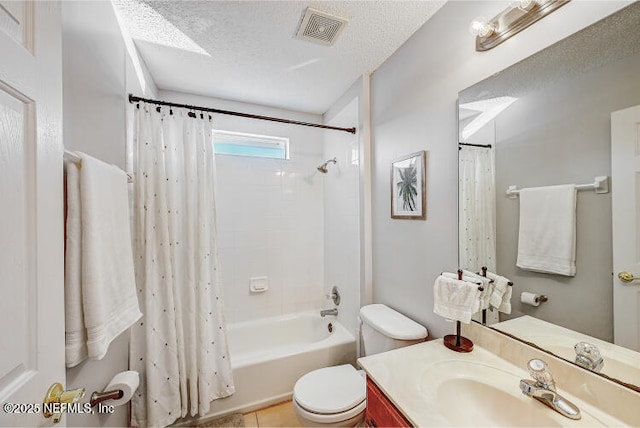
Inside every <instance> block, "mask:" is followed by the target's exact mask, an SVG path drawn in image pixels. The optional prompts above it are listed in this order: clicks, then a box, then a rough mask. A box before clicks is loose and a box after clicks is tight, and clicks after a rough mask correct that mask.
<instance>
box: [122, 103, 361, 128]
mask: <svg viewBox="0 0 640 428" xmlns="http://www.w3.org/2000/svg"><path fill="white" fill-rule="evenodd" d="M138 101H142V102H145V103H149V104H156V105H159V106H169V107H179V108H185V109H188V110H198V111H206V112H208V113H218V114H228V115H231V116H240V117H246V118H248V119H260V120H270V121H272V122H280V123H288V124H290V125H301V126H311V127H314V128H322V129H332V130H334V131H344V132H349V133H350V134H355V133H356V128H339V127H337V126H329V125H321V124H319V123H309V122H300V121H297V120H289V119H282V118H279V117H271V116H260V115H257V114H249V113H242V112H237V111H229V110H219V109H216V108H209V107H199V106H191V105H187V104H178V103H171V102H168V101H159V100H152V99H148V98H140V97H136V96H135V95H133V94H129V102H130V103H132V104H133V103H137V102H138Z"/></svg>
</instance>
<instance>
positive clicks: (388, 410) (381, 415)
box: [364, 376, 411, 428]
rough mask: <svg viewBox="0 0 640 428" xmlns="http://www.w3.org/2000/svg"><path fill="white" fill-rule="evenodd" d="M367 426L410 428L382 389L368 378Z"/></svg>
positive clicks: (370, 427)
mask: <svg viewBox="0 0 640 428" xmlns="http://www.w3.org/2000/svg"><path fill="white" fill-rule="evenodd" d="M364 422H365V426H367V427H369V428H377V427H410V426H411V424H410V423H409V421H407V420H406V419H405V417H404V416H402V414H401V413H400V411H399V410H398V409H397V408H396V406H394V405H393V403H392V402H391V401H389V399H388V398H387V396H386V395H384V393H383V392H382V391H380V388H378V386H377V385H376V384H375V383H373V381H372V380H371V379H369V377H368V376H367V411H366V414H365V419H364Z"/></svg>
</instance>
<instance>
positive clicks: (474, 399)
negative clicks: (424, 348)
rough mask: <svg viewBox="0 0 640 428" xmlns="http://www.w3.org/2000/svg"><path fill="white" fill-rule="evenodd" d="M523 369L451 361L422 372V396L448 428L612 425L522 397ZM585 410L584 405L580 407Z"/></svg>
mask: <svg viewBox="0 0 640 428" xmlns="http://www.w3.org/2000/svg"><path fill="white" fill-rule="evenodd" d="M528 378H529V375H528V373H527V372H525V371H524V370H522V371H520V369H518V368H516V367H515V366H513V370H508V369H505V366H498V365H491V364H485V363H478V362H475V361H464V360H447V361H440V362H437V363H434V364H432V365H431V366H430V367H428V368H427V369H425V370H424V371H423V372H422V376H421V379H420V385H421V387H420V389H421V393H422V394H424V395H425V396H427V397H430V399H432V400H433V401H434V403H435V404H436V408H437V410H438V412H439V413H440V417H441V419H442V420H441V421H440V422H441V423H443V424H446V425H448V426H492V427H517V426H527V427H561V426H569V425H571V424H572V423H575V422H579V423H581V424H582V425H583V426H590V427H595V426H607V424H606V423H603V422H602V421H600V420H599V419H598V418H596V417H594V416H593V415H591V414H590V413H589V412H587V411H585V410H582V420H581V421H571V420H570V419H567V418H565V417H563V416H562V415H560V414H558V413H556V412H555V411H554V410H552V409H550V408H549V407H547V406H545V405H544V404H542V403H540V402H538V401H537V400H535V399H532V398H530V397H527V396H525V395H523V394H522V393H521V392H520V388H519V386H518V385H519V382H520V379H528ZM578 407H580V406H578Z"/></svg>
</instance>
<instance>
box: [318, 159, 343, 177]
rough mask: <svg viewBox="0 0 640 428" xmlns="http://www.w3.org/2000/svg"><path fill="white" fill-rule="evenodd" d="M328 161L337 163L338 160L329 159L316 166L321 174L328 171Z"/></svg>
mask: <svg viewBox="0 0 640 428" xmlns="http://www.w3.org/2000/svg"><path fill="white" fill-rule="evenodd" d="M329 163H338V161H337V160H336V158H333V159H329V160H328V161H326V162H325V163H323V164H322V165H320V166H319V167H318V171H320V172H321V173H323V174H326V173H327V171H328V169H327V165H329Z"/></svg>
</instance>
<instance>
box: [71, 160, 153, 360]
mask: <svg viewBox="0 0 640 428" xmlns="http://www.w3.org/2000/svg"><path fill="white" fill-rule="evenodd" d="M78 155H79V156H80V157H81V158H82V164H81V165H82V166H81V167H80V172H79V207H80V210H79V211H80V215H79V217H80V219H79V224H80V235H81V240H80V241H81V242H80V245H78V242H77V236H78V234H77V225H78V219H77V212H75V211H74V209H72V210H71V215H69V213H68V215H67V220H68V223H69V224H68V226H67V229H68V230H67V240H68V241H69V243H70V245H69V246H68V247H67V250H68V251H67V262H65V263H66V267H67V268H68V270H67V272H65V274H66V276H67V277H68V278H69V279H68V280H65V286H66V285H67V284H68V286H69V287H68V290H69V292H70V296H69V298H67V297H66V296H65V304H66V305H67V307H66V308H65V310H66V311H67V312H68V316H67V318H68V320H69V322H70V324H69V325H68V326H67V327H66V329H67V334H66V342H67V349H68V351H69V354H68V355H67V366H69V367H71V366H73V365H75V364H78V363H79V362H80V361H82V359H83V358H84V356H85V355H86V356H88V357H89V358H91V359H96V360H99V359H101V358H103V357H104V356H105V354H106V352H107V349H108V347H109V344H110V343H111V341H112V340H113V339H115V338H116V337H117V336H118V335H120V334H121V333H122V332H124V331H125V330H126V329H128V328H129V327H130V326H131V325H132V324H133V323H135V322H136V321H137V320H138V319H139V318H140V317H141V316H142V314H141V313H140V309H139V307H138V298H137V293H136V288H135V277H134V270H133V252H132V249H131V231H130V227H129V205H128V189H127V176H126V174H125V173H124V171H122V170H121V169H119V168H117V167H116V166H113V165H108V164H106V163H104V162H102V161H99V160H97V159H94V158H92V157H91V156H88V155H86V154H83V153H78ZM76 169H77V167H76ZM69 171H71V179H73V180H75V179H74V178H73V176H74V174H75V173H74V169H73V168H69V169H68V173H69ZM68 173H67V174H68ZM67 178H68V179H69V177H67ZM71 187H72V186H71V185H68V188H71ZM71 190H72V192H73V189H71ZM77 203H78V198H77V197H74V196H73V195H72V200H68V202H67V204H68V207H69V208H71V207H72V206H76V205H77ZM69 226H71V228H70V227H69ZM70 232H71V233H72V236H71V237H69V233H70ZM69 250H70V251H71V252H70V253H69ZM78 271H80V273H78ZM78 282H79V283H80V287H78ZM78 289H79V290H78ZM65 291H66V289H65ZM78 296H81V302H82V305H81V307H79V305H78V302H79V301H80V299H79V297H78ZM79 314H82V316H81V317H80V316H79ZM80 320H82V323H81V322H80ZM85 337H86V343H85V341H84V338H85ZM85 346H86V354H85Z"/></svg>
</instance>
